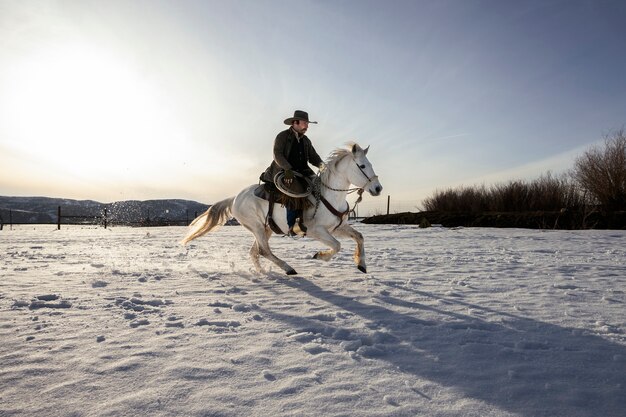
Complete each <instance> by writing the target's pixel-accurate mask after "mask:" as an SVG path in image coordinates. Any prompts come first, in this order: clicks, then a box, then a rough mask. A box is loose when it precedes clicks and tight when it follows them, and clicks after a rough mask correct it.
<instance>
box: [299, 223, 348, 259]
mask: <svg viewBox="0 0 626 417" xmlns="http://www.w3.org/2000/svg"><path fill="white" fill-rule="evenodd" d="M306 235H307V237H310V238H312V239H315V240H319V241H320V242H322V243H323V244H325V245H326V246H328V247H329V248H330V249H327V250H321V251H319V252H317V253H316V254H315V255H313V259H321V260H323V261H330V259H331V258H332V257H333V256H334V255H335V254H336V253H337V252H339V250H340V249H341V243H339V241H338V240H337V239H335V238H334V237H333V236H332V235H331V234H330V233H329V232H328V230H326V229H324V228H322V227H312V228H309V230H307V232H306Z"/></svg>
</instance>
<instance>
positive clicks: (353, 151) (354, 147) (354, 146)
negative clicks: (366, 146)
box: [352, 143, 362, 155]
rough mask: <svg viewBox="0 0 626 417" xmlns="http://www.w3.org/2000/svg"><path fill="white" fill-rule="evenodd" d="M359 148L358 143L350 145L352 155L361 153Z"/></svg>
mask: <svg viewBox="0 0 626 417" xmlns="http://www.w3.org/2000/svg"><path fill="white" fill-rule="evenodd" d="M361 150H362V149H361V147H360V146H359V144H358V143H353V144H352V155H356V154H357V152H358V151H361Z"/></svg>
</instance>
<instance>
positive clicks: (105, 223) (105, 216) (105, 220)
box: [104, 207, 107, 229]
mask: <svg viewBox="0 0 626 417" xmlns="http://www.w3.org/2000/svg"><path fill="white" fill-rule="evenodd" d="M104 228H105V229H106V228H107V208H106V207H105V208H104Z"/></svg>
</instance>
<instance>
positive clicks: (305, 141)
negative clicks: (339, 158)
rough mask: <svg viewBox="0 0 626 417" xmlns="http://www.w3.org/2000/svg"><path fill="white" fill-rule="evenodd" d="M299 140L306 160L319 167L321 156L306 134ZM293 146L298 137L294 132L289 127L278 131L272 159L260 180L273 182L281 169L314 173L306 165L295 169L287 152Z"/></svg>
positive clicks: (304, 173)
mask: <svg viewBox="0 0 626 417" xmlns="http://www.w3.org/2000/svg"><path fill="white" fill-rule="evenodd" d="M300 142H301V143H302V146H303V148H304V156H305V159H306V160H307V162H309V163H310V164H312V165H315V166H316V167H318V168H319V167H320V166H321V165H322V163H323V161H322V158H320V156H319V155H318V154H317V152H316V151H315V149H314V148H313V144H312V143H311V140H310V139H309V138H307V137H306V135H302V136H300ZM294 146H298V139H297V138H296V132H295V131H294V130H293V129H291V128H289V129H287V130H284V131H282V132H280V133H279V134H278V135H277V136H276V139H275V140H274V160H273V161H272V163H271V165H270V166H269V167H267V169H266V170H265V172H263V174H261V180H263V181H266V182H272V183H273V182H274V176H276V174H278V173H279V172H280V171H282V170H286V169H292V170H295V171H298V172H300V173H301V174H303V175H306V176H311V175H315V173H314V172H313V170H312V169H311V168H309V167H308V166H307V167H306V168H304V169H299V170H297V169H295V168H294V166H293V164H294V162H292V161H289V154H290V153H291V150H292V149H293V147H294Z"/></svg>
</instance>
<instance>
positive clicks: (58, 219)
mask: <svg viewBox="0 0 626 417" xmlns="http://www.w3.org/2000/svg"><path fill="white" fill-rule="evenodd" d="M57 230H61V206H58V207H57Z"/></svg>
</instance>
